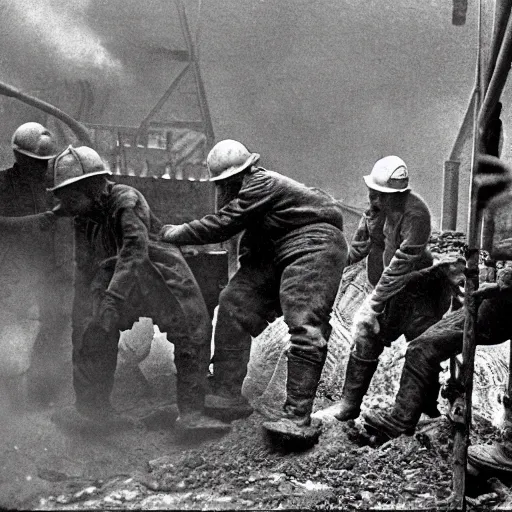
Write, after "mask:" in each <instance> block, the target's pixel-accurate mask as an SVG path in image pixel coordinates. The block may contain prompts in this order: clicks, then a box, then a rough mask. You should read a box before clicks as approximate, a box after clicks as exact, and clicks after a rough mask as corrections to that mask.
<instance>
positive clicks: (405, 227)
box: [371, 212, 431, 312]
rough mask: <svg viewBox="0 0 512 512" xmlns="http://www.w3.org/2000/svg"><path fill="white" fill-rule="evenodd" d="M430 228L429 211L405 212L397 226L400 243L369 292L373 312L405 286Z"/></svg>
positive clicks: (414, 267) (425, 244) (426, 242)
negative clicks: (399, 231)
mask: <svg viewBox="0 0 512 512" xmlns="http://www.w3.org/2000/svg"><path fill="white" fill-rule="evenodd" d="M430 229H431V226H430V214H428V213H427V212H424V213H418V214H414V213H410V214H406V216H405V218H404V220H403V222H402V226H401V235H402V240H403V242H402V243H401V244H400V247H399V248H398V249H397V250H396V251H395V254H394V255H393V257H392V258H391V261H390V262H389V265H388V266H387V267H386V268H385V269H384V272H383V273H382V275H381V277H380V279H379V282H378V283H377V285H376V286H375V289H374V290H373V292H372V294H371V301H372V302H373V305H372V307H373V309H374V310H375V311H377V312H380V311H382V310H383V308H384V305H385V302H386V301H387V300H388V299H389V298H391V297H392V296H393V295H395V294H396V293H398V292H399V291H400V290H402V288H404V287H405V285H406V284H407V282H408V278H409V277H410V276H411V273H412V272H413V271H414V270H416V264H417V262H418V261H419V260H420V259H421V258H422V257H423V254H424V250H425V248H426V247H427V244H428V241H429V238H430Z"/></svg>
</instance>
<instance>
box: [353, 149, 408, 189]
mask: <svg viewBox="0 0 512 512" xmlns="http://www.w3.org/2000/svg"><path fill="white" fill-rule="evenodd" d="M363 178H364V181H365V183H366V185H367V186H368V187H369V188H371V189H373V190H377V191H379V192H388V193H389V192H405V191H406V190H410V189H411V187H409V171H408V170H407V166H406V165H405V162H404V161H403V160H402V159H401V158H399V157H398V156H394V155H391V156H386V157H384V158H381V159H380V160H377V162H376V163H375V165H374V166H373V169H372V172H371V173H370V174H369V175H368V176H363Z"/></svg>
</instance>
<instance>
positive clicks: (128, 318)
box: [73, 182, 211, 410]
mask: <svg viewBox="0 0 512 512" xmlns="http://www.w3.org/2000/svg"><path fill="white" fill-rule="evenodd" d="M159 227H160V224H159V221H158V220H157V219H156V218H155V217H154V216H153V215H152V213H151V210H150V208H149V206H148V204H147V202H146V200H145V198H144V197H143V195H142V194H141V193H140V192H139V191H138V190H136V189H134V188H132V187H129V186H127V185H120V184H113V183H110V182H109V184H108V193H107V195H106V196H105V197H103V198H102V202H101V205H99V206H98V208H97V210H96V211H95V213H94V214H93V215H90V216H88V217H75V232H76V275H75V300H74V306H73V350H74V352H73V363H74V375H73V377H74V386H75V392H76V394H77V399H78V401H79V402H80V401H82V402H85V403H88V404H90V405H98V402H101V401H102V400H104V401H106V400H108V396H109V395H110V392H111V390H112V385H113V378H114V372H115V368H116V361H117V344H118V341H119V332H118V331H117V334H116V335H115V336H106V335H105V336H103V339H98V337H94V336H88V335H87V333H88V332H89V330H88V327H90V326H91V323H93V322H94V321H95V319H96V318H97V316H98V314H99V313H100V312H99V309H98V308H99V307H100V305H101V302H102V300H103V299H104V298H105V296H106V295H109V296H110V297H113V298H114V299H115V301H116V302H117V304H118V314H119V315H120V317H119V325H118V326H117V327H118V329H119V330H125V329H128V328H130V327H131V326H132V324H133V323H134V322H135V321H137V319H138V318H139V317H141V316H145V317H149V318H152V319H153V321H154V323H156V324H157V325H158V327H159V328H160V330H161V331H162V332H166V333H167V336H168V339H169V340H170V341H171V342H173V343H174V344H175V364H176V368H177V371H178V405H179V407H180V408H181V409H182V410H183V409H184V408H185V409H186V408H193V409H198V408H201V407H202V401H203V397H204V386H203V382H204V378H205V376H206V374H207V367H208V360H209V347H210V338H211V320H210V318H209V315H208V312H207V309H206V305H205V303H204V299H203V297H202V294H201V292H200V290H199V287H198V285H197V283H196V281H195V278H194V276H193V274H192V272H191V270H190V268H189V267H188V265H187V264H186V262H185V260H184V258H183V256H182V254H181V252H180V250H179V249H178V248H177V247H176V246H173V245H169V244H164V243H162V242H159V241H158V240H157V237H156V233H157V232H158V229H159ZM100 337H101V336H100Z"/></svg>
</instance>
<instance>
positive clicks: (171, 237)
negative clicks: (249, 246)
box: [160, 173, 274, 245]
mask: <svg viewBox="0 0 512 512" xmlns="http://www.w3.org/2000/svg"><path fill="white" fill-rule="evenodd" d="M273 199H274V198H273V194H272V181H271V178H270V177H269V176H267V175H265V174H263V173H261V175H258V176H252V177H251V178H250V180H249V182H248V184H247V185H244V186H243V187H242V189H241V190H240V192H239V194H238V196H237V197H236V198H235V199H233V200H232V201H230V202H229V203H228V204H227V205H226V206H224V207H223V208H221V209H220V210H219V211H218V212H217V213H215V214H211V215H206V216H205V217H203V218H202V219H200V220H193V221H192V222H188V223H186V224H180V225H177V226H175V225H166V226H164V227H163V228H162V230H161V231H160V234H161V239H162V240H163V241H164V242H169V243H173V244H178V245H185V244H190V245H196V244H199V245H200V244H211V243H220V242H224V241H226V240H229V239H230V238H231V237H233V236H235V235H236V234H238V233H240V232H242V231H243V230H244V229H245V228H246V227H247V226H248V225H249V224H251V223H253V222H255V221H256V219H258V218H259V217H261V216H262V215H264V214H265V213H266V212H268V211H269V210H270V208H271V207H272V201H273Z"/></svg>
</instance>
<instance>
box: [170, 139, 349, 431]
mask: <svg viewBox="0 0 512 512" xmlns="http://www.w3.org/2000/svg"><path fill="white" fill-rule="evenodd" d="M259 158H260V155H259V154H257V153H250V152H249V151H248V150H247V148H246V147H245V146H244V145H242V144H241V143H240V142H237V141H234V140H224V141H221V142H219V143H218V144H216V145H215V146H214V147H213V149H212V150H211V151H210V153H209V155H208V158H207V164H208V170H209V173H210V176H211V177H210V180H211V181H213V182H215V184H216V185H217V190H218V192H219V197H220V198H221V201H220V206H221V208H220V209H219V211H218V212H217V213H216V214H213V215H207V216H206V217H203V218H202V219H200V220H194V221H192V222H190V223H187V224H181V225H177V226H174V225H167V226H164V228H163V229H162V238H163V240H165V241H168V242H171V243H175V244H208V243H217V242H222V241H225V240H228V239H229V238H231V237H233V236H234V235H236V234H237V233H240V232H242V231H243V230H245V232H244V234H243V235H242V238H241V240H240V250H239V263H240V268H239V270H238V271H237V272H236V274H235V275H234V276H233V277H232V279H231V280H230V281H229V283H228V285H227V287H226V288H225V289H224V290H223V291H222V293H221V295H220V301H219V311H218V318H217V324H216V328H215V336H214V343H215V353H214V361H213V368H214V375H213V380H214V392H213V393H212V394H211V395H209V396H207V398H206V404H207V407H208V410H209V411H211V412H212V414H215V415H217V416H219V417H222V418H225V419H227V420H232V419H236V418H241V417H244V416H247V415H249V414H251V412H252V409H251V407H250V405H249V403H248V401H247V400H246V399H245V397H243V396H242V394H241V390H242V384H243V381H244V378H245V375H246V373H247V363H248V361H249V354H250V349H251V336H254V337H256V336H258V335H259V334H260V333H262V332H263V330H264V329H265V328H266V327H267V326H268V325H269V323H270V322H272V321H273V320H275V319H276V318H277V317H278V316H280V315H281V314H282V315H283V316H284V321H285V322H286V324H287V326H288V329H289V333H290V342H291V346H290V348H289V350H288V354H287V355H288V379H287V383H286V392H287V398H286V402H285V405H284V410H283V412H282V418H281V419H280V420H279V421H275V422H268V423H265V424H264V426H265V428H266V429H267V430H268V431H270V432H273V433H274V434H276V435H277V436H280V435H283V436H286V437H287V438H288V437H291V438H297V439H298V440H302V439H305V438H307V439H314V438H315V436H316V438H318V435H319V433H320V429H319V428H318V427H317V426H315V425H312V424H311V411H312V406H313V401H314V399H315V393H316V390H317V387H318V384H319V381H320V376H321V373H322V368H323V366H324V363H325V359H326V355H327V340H328V338H329V335H330V333H331V326H330V324H329V319H330V315H331V311H332V306H333V303H334V299H335V297H336V293H337V290H338V287H339V284H340V281H341V275H342V272H343V268H344V267H345V264H346V258H347V246H346V241H345V237H344V235H343V231H342V229H343V219H342V212H341V207H340V204H339V203H338V202H337V201H336V200H335V199H333V198H332V197H331V196H330V195H328V194H327V193H325V192H323V191H321V190H318V189H314V188H309V187H306V186H304V185H302V184H300V183H298V182H296V181H294V180H292V179H290V178H288V177H286V176H283V175H282V174H278V173H277V172H273V171H268V170H266V169H264V168H262V167H258V166H256V163H257V162H258V160H259Z"/></svg>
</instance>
